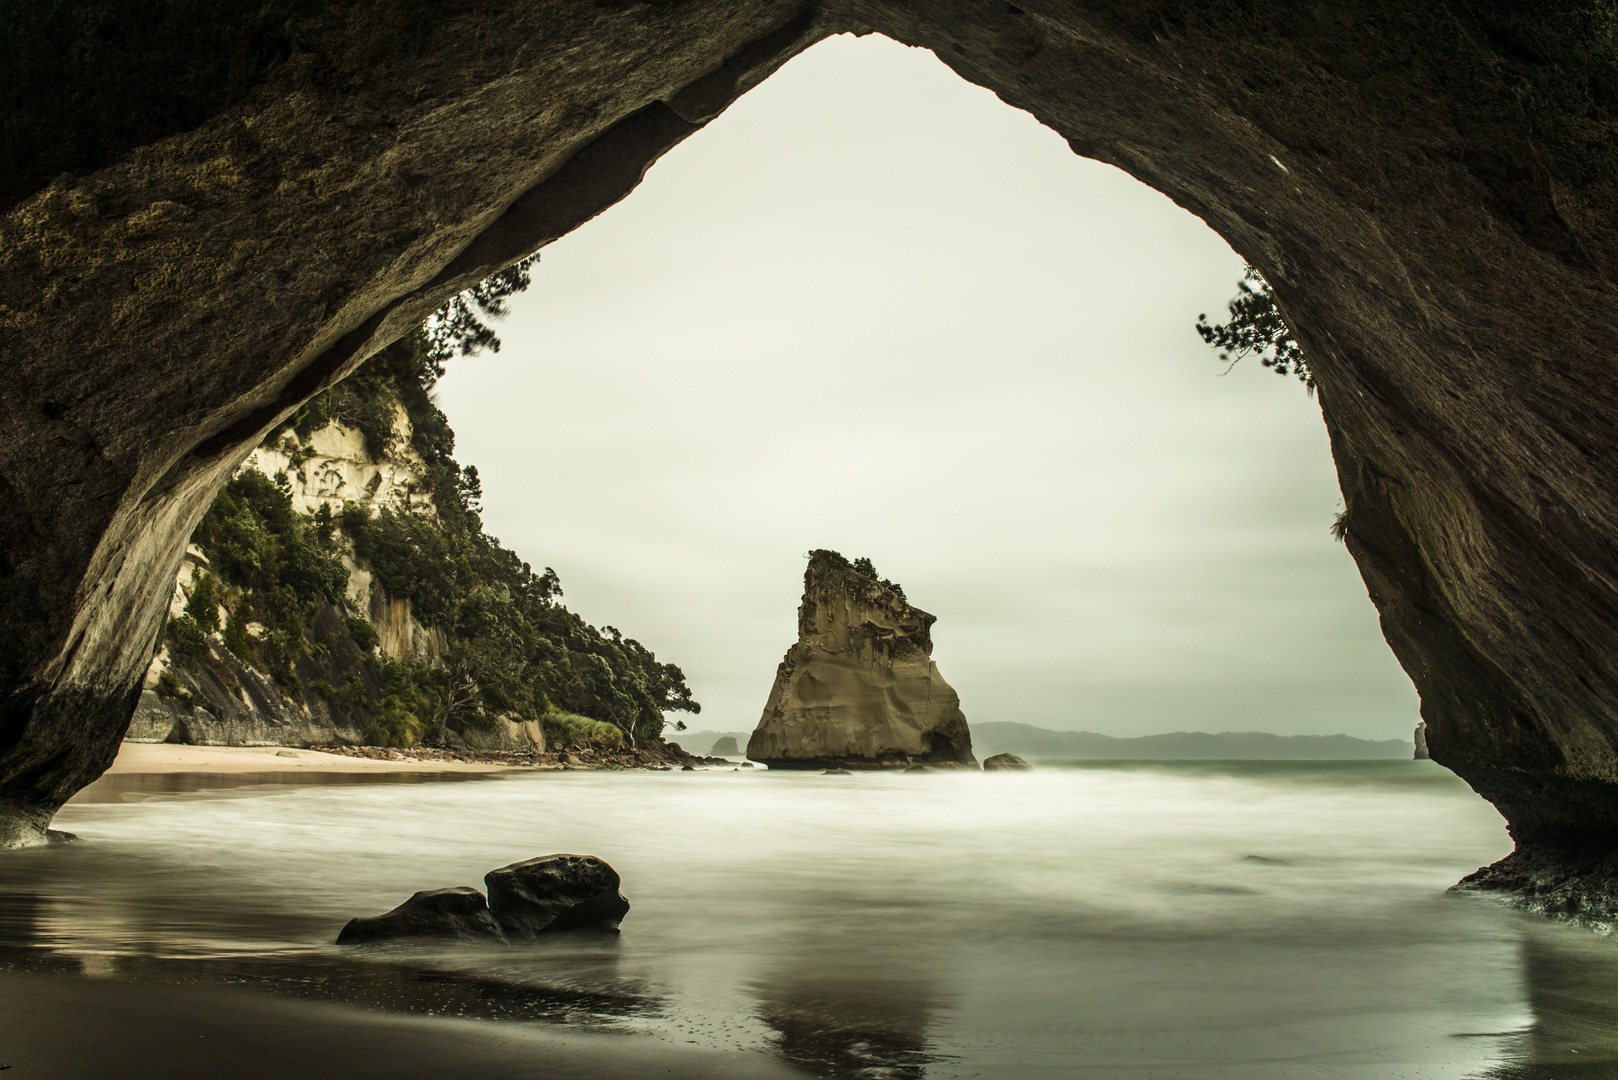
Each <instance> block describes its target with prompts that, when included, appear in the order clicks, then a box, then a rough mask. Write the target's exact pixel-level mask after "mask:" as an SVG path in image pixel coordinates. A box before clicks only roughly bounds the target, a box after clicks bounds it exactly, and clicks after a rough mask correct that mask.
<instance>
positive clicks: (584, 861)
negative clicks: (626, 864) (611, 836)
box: [483, 855, 629, 940]
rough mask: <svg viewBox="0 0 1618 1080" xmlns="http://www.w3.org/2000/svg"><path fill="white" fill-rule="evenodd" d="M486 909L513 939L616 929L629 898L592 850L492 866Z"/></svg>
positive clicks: (485, 880) (615, 875) (486, 880)
mask: <svg viewBox="0 0 1618 1080" xmlns="http://www.w3.org/2000/svg"><path fill="white" fill-rule="evenodd" d="M483 884H484V886H485V887H486V888H487V889H488V890H489V910H490V911H491V912H493V913H494V917H495V919H496V920H498V921H499V923H500V926H501V928H502V929H504V930H505V932H506V935H507V936H508V937H510V938H512V939H514V940H515V939H519V938H529V937H533V936H535V935H536V934H549V933H557V932H560V931H564V930H600V931H608V932H611V933H617V932H618V924H619V923H620V922H622V921H623V918H624V916H625V915H626V914H628V913H629V901H628V900H626V899H624V895H623V893H621V892H619V891H618V886H619V878H618V871H616V870H614V869H613V868H612V867H610V866H608V865H607V864H606V863H605V862H603V861H601V860H600V859H598V858H596V857H595V856H594V855H546V856H543V857H541V858H538V859H528V860H527V861H525V862H519V863H512V864H511V865H510V866H502V867H501V868H500V869H498V870H491V871H489V872H488V873H487V874H486V875H484V878H483Z"/></svg>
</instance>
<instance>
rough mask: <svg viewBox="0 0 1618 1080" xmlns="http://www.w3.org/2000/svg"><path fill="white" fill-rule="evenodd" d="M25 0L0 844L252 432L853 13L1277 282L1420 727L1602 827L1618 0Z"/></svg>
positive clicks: (1543, 830)
mask: <svg viewBox="0 0 1618 1080" xmlns="http://www.w3.org/2000/svg"><path fill="white" fill-rule="evenodd" d="M16 10H17V12H18V18H17V20H15V21H14V23H13V24H12V26H11V27H9V30H10V32H12V33H13V35H14V40H13V44H14V45H15V47H14V48H12V49H11V50H9V51H8V52H7V54H6V56H7V59H6V61H5V62H6V63H8V64H24V65H34V66H33V67H29V68H27V69H26V71H24V70H23V69H18V72H17V73H13V72H12V69H9V68H8V69H7V75H8V77H7V79H6V83H7V85H9V86H15V87H18V88H19V96H17V97H15V98H14V99H13V100H14V101H15V103H16V104H15V105H8V106H7V107H8V109H12V110H14V111H12V112H8V113H7V116H6V130H7V132H8V135H7V138H8V139H9V140H10V142H9V144H8V145H10V146H11V147H13V148H14V152H13V153H11V154H8V155H5V160H3V161H0V173H3V175H0V370H3V371H4V372H5V378H4V379H3V380H0V405H3V408H4V415H5V417H6V423H5V424H4V425H0V553H3V559H0V844H5V845H14V844H26V843H34V842H39V841H41V840H42V839H43V837H44V829H45V827H46V824H47V823H48V821H49V819H50V816H51V814H52V813H53V812H54V811H55V810H56V808H57V807H59V806H61V805H62V803H63V802H65V801H66V800H67V799H68V798H69V797H70V796H71V795H72V794H73V792H74V791H76V790H77V789H79V788H81V787H82V786H84V785H85V784H86V783H88V782H89V781H90V780H92V779H94V778H95V777H96V776H97V775H99V774H100V772H101V771H102V770H103V769H105V768H106V767H107V765H108V764H109V763H110V762H111V761H112V759H113V757H114V755H115V754H116V751H117V746H118V742H119V740H120V739H121V737H122V735H123V733H124V729H125V727H126V725H127V724H128V722H129V718H130V715H131V713H132V712H133V710H134V708H135V705H136V703H137V700H138V699H139V695H140V689H141V683H142V680H143V677H144V674H145V672H146V669H147V667H148V665H149V664H150V662H151V658H152V656H153V654H154V653H155V652H156V651H157V647H158V642H159V639H160V634H161V631H162V626H163V620H164V617H165V611H166V607H167V601H168V596H169V591H170V583H171V582H172V580H173V575H174V572H175V570H176V568H177V567H178V566H179V564H180V561H181V559H182V557H183V554H184V551H185V546H186V538H187V537H188V536H189V535H190V532H191V530H192V528H193V526H194V525H195V524H196V522H197V520H198V519H199V517H200V516H201V515H202V513H203V511H204V510H205V508H206V507H207V505H208V503H209V501H210V499H211V498H212V496H213V493H214V492H215V491H216V490H217V489H218V488H219V486H220V485H221V484H222V483H224V482H225V480H226V479H227V478H228V477H229V476H230V475H231V473H232V472H233V471H234V470H235V468H236V467H237V466H238V465H239V464H240V462H242V461H243V460H244V459H245V458H246V456H247V455H248V454H249V453H251V452H252V450H253V449H254V448H255V447H256V446H257V445H258V443H259V441H260V439H261V438H262V437H263V436H264V434H265V433H266V432H268V431H269V430H270V429H271V428H272V427H273V426H274V425H275V424H276V423H278V422H279V421H280V420H281V419H283V418H284V417H286V416H288V415H289V414H290V413H292V411H293V410H295V409H297V408H298V407H299V405H300V404H301V403H302V402H304V401H306V400H307V399H308V398H310V397H311V396H312V395H314V394H316V393H318V392H320V391H321V390H322V389H323V388H325V387H327V386H329V385H331V384H332V383H333V382H334V381H335V380H338V379H340V378H342V377H343V376H344V375H345V374H346V373H348V372H350V371H352V370H353V369H354V367H355V366H356V365H357V364H359V363H360V362H361V361H362V360H363V359H364V358H365V357H366V356H368V355H370V354H372V353H374V352H376V351H377V350H379V349H380V348H382V347H383V346H384V345H385V344H386V343H387V342H389V341H390V340H393V339H396V338H398V337H400V336H401V335H403V334H405V333H407V332H409V331H410V329H411V328H412V327H414V326H416V325H417V324H419V322H420V321H421V319H422V318H423V317H424V316H425V315H426V314H427V313H429V312H430V311H432V310H434V309H435V308H437V307H438V306H439V305H440V304H442V303H443V302H444V301H445V300H446V299H448V298H449V297H450V296H452V295H454V294H455V293H457V292H458V291H460V290H462V289H464V288H466V287H467V286H469V285H471V284H472V283H473V282H476V281H479V280H481V279H483V278H484V277H487V276H488V275H489V274H490V273H492V272H494V271H496V270H499V269H500V268H501V267H503V266H507V265H509V264H511V263H512V262H514V261H516V260H517V259H519V258H521V257H523V256H525V255H527V254H529V253H530V252H534V251H537V250H538V249H540V248H542V247H543V246H545V245H546V244H548V243H550V242H551V241H552V240H554V239H556V238H557V237H560V236H562V235H564V234H566V233H567V232H569V231H571V230H572V229H574V228H576V227H578V226H579V225H580V224H582V223H583V222H585V221H587V220H589V219H590V218H591V217H593V216H594V215H596V214H598V213H600V212H601V211H602V210H604V209H605V208H607V207H609V206H611V205H612V204H613V203H615V202H616V201H617V200H619V199H621V198H623V197H624V196H625V195H626V194H627V193H629V192H630V191H631V190H632V189H633V188H634V187H635V185H636V184H637V183H638V182H639V181H640V179H641V177H642V176H643V175H644V173H645V171H646V170H647V168H649V167H650V166H651V165H652V163H654V162H655V161H656V160H657V159H658V158H659V157H660V156H661V155H662V154H663V153H665V152H667V151H668V150H669V149H670V148H671V147H673V146H674V145H676V144H677V143H679V142H680V141H681V140H682V139H684V138H686V137H688V136H690V135H691V134H693V133H695V132H697V131H698V130H700V129H701V127H702V126H703V125H704V124H706V123H707V122H708V121H710V120H711V119H712V118H714V117H715V116H717V115H718V114H719V113H720V112H721V111H723V110H724V109H725V108H726V107H727V106H728V105H729V104H730V103H731V102H732V101H733V100H734V99H735V98H736V97H737V96H738V95H740V94H742V93H744V92H746V91H747V90H748V89H750V88H751V87H753V86H754V85H756V84H757V83H758V82H759V81H761V80H762V79H764V78H765V77H767V76H768V75H769V74H770V73H771V72H772V71H773V70H775V69H776V68H777V67H778V66H779V65H781V64H782V63H785V62H786V61H788V60H789V59H790V58H791V57H792V56H793V55H795V54H796V53H797V52H799V51H801V50H803V49H805V48H807V47H809V46H810V45H812V44H814V43H815V42H816V41H818V40H820V39H821V38H823V37H825V36H827V35H829V34H833V33H839V32H845V31H848V32H855V33H867V32H879V33H882V34H886V35H888V36H890V37H892V38H894V39H896V40H899V41H902V42H904V43H906V44H908V45H912V46H917V47H922V48H927V49H931V50H932V51H933V52H935V53H936V54H937V55H938V57H939V58H940V59H941V60H942V61H943V62H944V63H946V64H948V65H949V66H950V67H951V68H952V69H953V70H955V71H956V72H957V73H958V74H960V75H961V76H962V77H963V78H965V79H967V80H969V81H971V82H973V83H976V84H978V85H981V86H984V87H987V88H989V89H991V90H993V91H994V92H995V93H996V94H998V95H999V97H1000V98H1001V99H1002V100H1004V101H1005V102H1006V103H1007V104H1008V105H1009V106H1011V107H1015V108H1020V109H1024V110H1026V111H1028V112H1029V113H1031V114H1032V115H1033V116H1034V117H1036V118H1037V119H1038V120H1039V121H1040V122H1041V123H1043V124H1045V125H1046V126H1048V127H1050V128H1051V129H1053V130H1054V131H1056V132H1058V133H1059V134H1060V135H1061V136H1062V137H1063V138H1065V139H1066V140H1067V141H1068V143H1069V145H1070V146H1071V147H1072V148H1073V149H1074V151H1075V152H1076V153H1079V154H1082V155H1084V156H1086V157H1090V158H1095V159H1098V160H1101V161H1104V162H1107V163H1109V164H1111V165H1114V166H1116V167H1118V168H1119V169H1121V170H1123V171H1125V172H1127V173H1128V174H1130V175H1131V176H1134V177H1136V178H1137V179H1139V180H1141V181H1142V182H1144V183H1146V184H1148V185H1150V186H1151V187H1153V188H1155V189H1156V190H1158V191H1160V192H1163V193H1164V194H1166V195H1167V196H1168V197H1170V198H1172V199H1173V200H1174V201H1175V202H1176V203H1177V204H1178V205H1180V206H1182V207H1185V208H1187V209H1188V210H1190V211H1191V212H1193V213H1195V214H1197V215H1198V216H1199V217H1201V218H1202V219H1203V220H1204V221H1206V222H1207V223H1208V224H1209V225H1210V226H1211V227H1212V228H1213V229H1214V230H1215V231H1216V232H1218V233H1219V234H1220V235H1221V236H1222V237H1223V238H1224V239H1225V240H1227V241H1228V242H1229V243H1230V244H1231V246H1232V247H1233V248H1234V249H1235V250H1236V251H1238V252H1240V253H1241V254H1242V255H1243V256H1244V257H1245V258H1247V259H1248V260H1250V261H1251V262H1252V263H1253V264H1254V265H1255V266H1257V268H1258V269H1259V270H1260V271H1262V273H1263V274H1264V276H1265V278H1266V279H1267V280H1268V281H1269V282H1270V283H1271V284H1272V285H1273V286H1274V288H1275V292H1276V295H1277V297H1278V299H1279V302H1280V306H1281V308H1282V310H1283V312H1284V314H1285V317H1286V320H1287V323H1288V325H1289V326H1290V328H1291V329H1292V330H1293V332H1294V333H1295V335H1296V337H1297V338H1298V340H1299V341H1300V342H1301V343H1302V346H1303V348H1304V351H1305V352H1306V354H1307V355H1308V358H1309V366H1310V370H1311V371H1312V372H1313V373H1314V375H1315V379H1316V383H1317V400H1318V402H1319V405H1320V408H1321V411H1322V415H1323V417H1324V419H1325V423H1326V427H1327V430H1328V432H1329V433H1330V437H1331V443H1332V451H1333V455H1334V458H1335V461H1336V466H1337V471H1338V477H1339V479H1340V481H1341V485H1342V491H1343V497H1344V502H1345V506H1346V513H1345V518H1344V521H1345V523H1346V534H1345V540H1346V543H1347V546H1348V549H1349V551H1350V553H1351V554H1352V555H1353V557H1354V559H1355V561H1356V562H1357V564H1358V566H1359V568H1360V571H1361V574H1362V576H1363V578H1364V580H1365V583H1366V586H1367V589H1368V591H1369V593H1370V596H1371V599H1372V601H1373V602H1374V603H1375V605H1376V606H1377V609H1378V611H1379V612H1380V615H1381V619H1382V628H1383V632H1384V634H1385V635H1386V637H1387V639H1388V642H1389V644H1390V645H1391V647H1392V649H1393V651H1394V653H1395V655H1396V656H1397V657H1398V659H1399V661H1400V663H1401V664H1402V665H1403V666H1404V669H1405V670H1406V671H1407V672H1408V673H1409V674H1410V676H1411V678H1412V679H1413V681H1414V682H1415V684H1416V687H1417V689H1418V690H1419V691H1420V694H1421V699H1422V711H1423V717H1424V718H1425V720H1426V722H1427V724H1428V742H1429V746H1430V749H1431V752H1432V756H1433V759H1434V760H1436V761H1438V762H1440V763H1441V764H1443V765H1445V766H1447V767H1449V768H1451V769H1453V770H1454V771H1455V772H1457V773H1458V774H1460V775H1461V776H1462V777H1463V778H1465V779H1466V780H1467V781H1468V782H1469V783H1470V784H1471V785H1472V786H1473V787H1474V788H1475V789H1476V790H1477V791H1479V792H1480V793H1482V794H1483V795H1484V796H1485V797H1487V798H1488V799H1490V800H1491V801H1492V802H1493V803H1494V804H1495V805H1496V806H1497V807H1498V808H1499V809H1500V811H1501V813H1502V814H1503V815H1504V816H1505V817H1506V819H1507V820H1508V822H1509V823H1510V827H1511V831H1512V835H1513V836H1514V837H1515V839H1516V840H1517V842H1518V844H1519V846H1520V848H1521V849H1523V850H1529V849H1536V848H1537V849H1540V850H1542V851H1545V852H1557V851H1568V852H1579V851H1587V852H1595V851H1606V850H1611V849H1614V848H1615V847H1618V617H1615V614H1614V613H1615V612H1618V543H1615V541H1614V537H1615V536H1618V487H1615V486H1614V485H1613V484H1612V483H1611V477H1612V476H1613V475H1615V474H1618V380H1615V379H1614V378H1613V375H1612V356H1613V353H1614V348H1615V342H1618V179H1615V177H1618V172H1615V170H1614V169H1613V167H1612V162H1613V161H1615V160H1618V113H1615V109H1618V107H1615V105H1614V103H1613V101H1612V99H1611V97H1610V95H1609V94H1608V92H1607V91H1606V90H1604V89H1602V88H1604V87H1610V86H1613V85H1618V78H1615V76H1618V70H1615V68H1618V62H1615V60H1614V57H1613V53H1612V48H1611V35H1610V26H1609V24H1608V23H1607V22H1606V21H1605V20H1604V18H1602V17H1601V16H1600V15H1599V14H1596V15H1591V14H1590V13H1589V12H1590V11H1594V10H1596V9H1594V8H1591V9H1589V11H1587V10H1586V9H1584V8H1580V7H1578V6H1577V5H1551V4H1546V5H1534V4H1511V3H1498V2H1495V3H1491V2H1483V0H1457V2H1455V3H1447V4H1411V3H1408V2H1405V0H1352V2H1347V3H1343V4H1335V5H1319V4H1317V5H1299V4H1295V3H1290V2H1286V0H1254V2H1251V3H1244V4H1238V5H1211V6H1207V5H1205V6H1202V7H1199V8H1196V9H1195V10H1192V9H1189V8H1186V7H1185V6H1184V5H1175V4H1165V3H1151V2H1147V3H1142V2H1139V0H1084V2H1081V3H1056V2H1055V0H1019V2H1018V3H1016V4H994V3H984V2H981V0H933V2H929V3H926V4H916V3H908V2H901V0H823V2H821V3H817V4H802V3H799V2H797V0H723V2H721V0H686V2H682V3H679V4H672V3H643V4H620V3H607V2H603V0H543V2H541V0H507V2H502V3H500V4H495V3H493V0H470V2H467V3H460V4H454V5H424V6H422V5H418V6H417V7H416V8H413V9H412V17H411V18H407V19H402V18H399V17H397V14H396V12H395V11H394V9H393V8H392V7H390V6H389V5H382V4H377V3H374V2H373V0H333V2H331V3H325V4H321V5H318V10H310V9H308V8H307V6H305V5H295V4H284V3H269V4H264V5H259V6H257V7H253V8H251V9H250V10H249V9H243V8H240V6H239V5H215V6H209V5H202V6H199V7H196V8H195V10H191V11H189V12H188V18H187V24H186V33H185V34H184V35H174V34H172V32H171V31H170V30H169V29H168V28H169V26H170V23H169V22H168V21H166V20H162V19H153V20H129V21H127V22H123V23H118V24H116V29H117V32H116V33H107V34H101V33H100V31H101V30H102V29H106V28H105V27H101V26H100V25H99V24H97V23H96V21H95V20H93V19H90V18H86V19H85V20H83V21H82V22H75V23H73V24H72V26H73V27H74V28H75V29H69V30H67V31H65V32H58V30H57V29H56V27H57V26H58V24H57V23H53V22H50V21H49V20H50V19H52V18H54V17H55V16H54V13H55V11H56V8H54V7H51V6H50V5H26V4H25V5H16ZM35 10H37V11H38V12H39V13H40V14H39V15H38V18H37V19H33V21H30V20H31V19H32V15H31V13H32V12H34V11H35ZM36 24H37V25H36ZM74 33H82V34H84V35H86V38H87V39H88V38H95V37H96V36H97V35H98V34H100V37H99V39H98V40H96V48H94V49H90V48H82V47H81V44H82V43H81V42H78V41H76V40H74V38H73V36H72V35H73V34H74ZM109 50H111V54H110V55H111V56H112V58H113V59H115V60H117V61H118V63H115V64H111V65H109V64H108V63H107V59H108V57H109ZM227 55H228V56H230V57H231V62H229V63H220V62H218V58H219V57H220V56H227ZM47 73H48V74H47ZM25 76H33V77H25ZM81 92H82V93H81ZM85 95H88V99H87V98H86V97H85ZM84 100H91V101H93V102H94V103H95V104H94V107H84V106H83V104H82V102H83V101H84ZM75 103H80V104H75ZM1579 865H1586V864H1585V863H1579Z"/></svg>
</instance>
